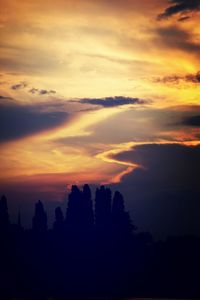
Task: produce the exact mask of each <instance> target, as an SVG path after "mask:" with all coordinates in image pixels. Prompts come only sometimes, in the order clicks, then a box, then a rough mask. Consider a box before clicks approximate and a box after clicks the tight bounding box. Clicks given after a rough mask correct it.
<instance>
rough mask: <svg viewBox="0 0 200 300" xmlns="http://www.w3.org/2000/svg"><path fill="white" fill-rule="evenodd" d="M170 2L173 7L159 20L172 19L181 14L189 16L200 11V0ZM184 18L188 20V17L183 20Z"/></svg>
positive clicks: (174, 0)
mask: <svg viewBox="0 0 200 300" xmlns="http://www.w3.org/2000/svg"><path fill="white" fill-rule="evenodd" d="M168 2H169V3H170V4H171V5H170V6H169V7H167V8H166V9H165V11H164V12H163V13H162V14H160V15H159V16H158V19H159V20H162V19H165V18H168V17H171V16H173V15H176V14H179V13H181V14H183V13H184V14H185V13H186V14H188V13H190V12H196V11H199V10H200V0H169V1H168ZM184 18H188V16H187V15H186V16H183V17H182V19H184ZM179 20H180V19H179Z"/></svg>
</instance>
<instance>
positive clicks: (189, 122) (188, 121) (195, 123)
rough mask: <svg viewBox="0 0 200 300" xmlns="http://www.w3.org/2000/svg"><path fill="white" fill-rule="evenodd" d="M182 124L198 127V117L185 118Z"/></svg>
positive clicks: (199, 118) (199, 121)
mask: <svg viewBox="0 0 200 300" xmlns="http://www.w3.org/2000/svg"><path fill="white" fill-rule="evenodd" d="M182 124H183V125H186V126H193V127H200V115H198V116H192V117H188V118H185V119H184V120H183V122H182Z"/></svg>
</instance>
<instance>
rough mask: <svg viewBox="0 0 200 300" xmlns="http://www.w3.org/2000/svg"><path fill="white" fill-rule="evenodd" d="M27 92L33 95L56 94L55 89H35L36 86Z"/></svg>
mask: <svg viewBox="0 0 200 300" xmlns="http://www.w3.org/2000/svg"><path fill="white" fill-rule="evenodd" d="M29 93H31V94H33V95H35V94H37V95H41V96H42V95H53V94H56V91H54V90H44V89H36V88H32V89H30V90H29Z"/></svg>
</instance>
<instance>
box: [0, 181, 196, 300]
mask: <svg viewBox="0 0 200 300" xmlns="http://www.w3.org/2000/svg"><path fill="white" fill-rule="evenodd" d="M158 226H159V225H158ZM0 245H1V246H0V299H12V298H14V297H15V298H16V297H19V298H20V299H21V298H22V299H23V298H26V297H29V298H31V299H47V298H48V297H50V296H51V297H54V298H55V299H69V298H80V297H81V298H96V297H118V298H119V297H133V296H137V297H184V298H189V297H190V298H191V297H196V298H197V297H199V296H200V285H199V276H198V275H196V274H198V273H197V272H199V270H200V258H199V253H200V240H199V238H197V237H191V236H188V237H186V236H185V237H176V238H169V239H168V240H167V241H165V242H154V241H153V239H152V236H151V235H150V234H149V233H148V232H147V233H138V232H137V231H136V227H135V226H134V225H133V223H132V221H131V219H130V216H129V213H128V212H127V211H126V210H125V204H124V199H123V196H122V194H121V193H120V192H118V191H117V192H115V193H114V196H113V197H112V193H111V190H110V189H109V188H106V187H104V186H101V187H100V188H97V190H96V195H95V200H94V201H93V200H92V195H91V190H90V187H89V186H88V185H87V184H86V185H84V186H83V188H82V190H80V189H79V188H78V187H77V186H75V185H73V186H72V189H71V192H70V193H69V196H68V204H67V209H66V212H65V213H63V211H62V209H61V208H60V207H57V208H56V209H55V220H54V223H53V227H52V228H51V229H48V228H47V213H46V211H45V209H44V206H43V204H42V202H41V201H38V202H37V203H36V204H35V212H34V216H33V219H32V228H31V229H29V230H25V229H24V228H23V227H22V224H21V218H20V215H19V216H18V223H17V224H11V222H10V218H9V212H8V207H7V199H6V197H5V196H2V198H1V200H0Z"/></svg>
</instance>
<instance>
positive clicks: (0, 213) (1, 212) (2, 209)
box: [0, 195, 10, 232]
mask: <svg viewBox="0 0 200 300" xmlns="http://www.w3.org/2000/svg"><path fill="white" fill-rule="evenodd" d="M9 225H10V221H9V214H8V206H7V198H6V197H5V196H4V195H3V196H2V197H1V200H0V231H2V232H4V231H7V230H8V229H9Z"/></svg>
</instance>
